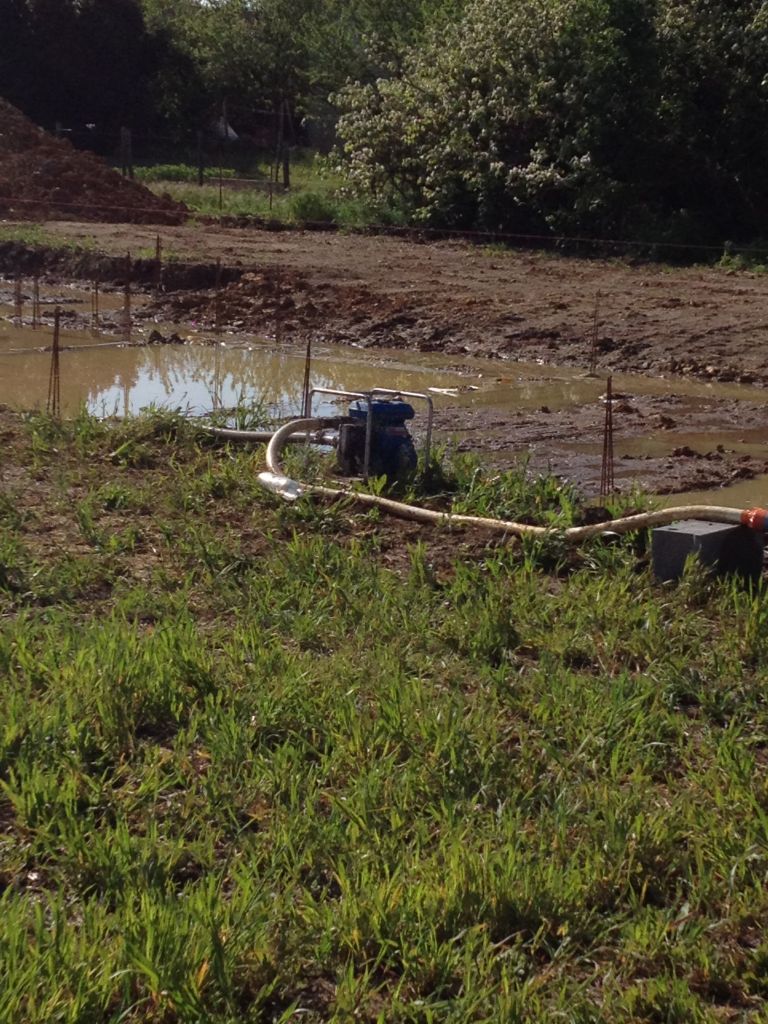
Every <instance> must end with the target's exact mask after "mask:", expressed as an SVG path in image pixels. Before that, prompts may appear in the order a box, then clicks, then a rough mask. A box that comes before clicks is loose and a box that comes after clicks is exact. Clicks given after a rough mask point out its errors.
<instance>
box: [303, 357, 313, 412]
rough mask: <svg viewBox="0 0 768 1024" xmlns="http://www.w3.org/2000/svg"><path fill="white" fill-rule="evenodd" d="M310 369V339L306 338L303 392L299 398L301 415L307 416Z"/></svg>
mask: <svg viewBox="0 0 768 1024" xmlns="http://www.w3.org/2000/svg"><path fill="white" fill-rule="evenodd" d="M311 367H312V339H311V338H307V353H306V355H305V356H304V391H303V394H302V396H301V415H302V416H309V373H310V369H311Z"/></svg>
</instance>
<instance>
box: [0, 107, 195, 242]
mask: <svg viewBox="0 0 768 1024" xmlns="http://www.w3.org/2000/svg"><path fill="white" fill-rule="evenodd" d="M186 212H187V211H186V208H185V207H184V206H183V205H182V204H181V203H177V202H174V201H173V200H172V199H169V198H164V197H161V196H157V195H155V194H154V193H153V192H150V191H149V189H146V188H144V186H143V185H140V184H138V182H135V181H130V180H129V179H127V178H123V177H121V175H120V174H118V173H117V171H115V170H113V169H112V168H111V167H108V166H107V164H105V163H104V162H103V161H101V160H100V159H99V158H98V157H96V156H94V155H93V154H92V153H84V152H81V151H80V150H77V149H75V148H74V147H73V146H72V145H71V144H70V143H69V142H67V141H66V140H64V139H58V138H55V137H54V136H52V135H49V134H47V132H44V131H43V130H42V129H41V128H37V127H36V126H35V125H34V124H32V122H31V121H30V120H29V119H28V118H26V117H25V116H24V115H23V114H22V113H21V112H20V111H18V110H17V109H16V108H15V107H13V106H11V104H10V103H6V102H5V100H2V99H0V217H13V218H14V219H16V220H39V219H41V218H44V219H46V220H97V221H117V222H123V221H128V222H131V223H134V224H180V223H181V222H182V221H183V220H184V218H185V216H186Z"/></svg>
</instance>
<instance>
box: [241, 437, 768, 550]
mask: <svg viewBox="0 0 768 1024" xmlns="http://www.w3.org/2000/svg"><path fill="white" fill-rule="evenodd" d="M324 426H327V421H324V420H320V419H300V420H293V421H292V422H290V423H286V424H285V425H284V426H282V427H280V429H279V430H277V431H276V432H275V433H274V434H272V435H271V437H270V440H269V444H268V445H267V467H268V472H266V473H260V474H259V481H260V482H261V483H262V485H263V486H264V487H266V488H268V489H269V490H272V491H274V492H276V493H277V494H281V495H282V496H283V497H284V498H287V499H288V500H294V499H295V498H298V497H299V496H301V495H302V494H316V495H319V496H322V497H326V498H351V499H352V500H353V501H355V502H357V503H358V504H359V505H367V506H369V507H373V508H380V509H382V510H383V511H385V512H389V513H391V514H392V515H395V516H399V517H400V518H401V519H409V520H412V521H413V522H417V523H433V524H436V525H438V526H480V527H482V528H483V529H486V530H492V531H495V532H496V533H502V534H507V535H512V536H516V537H543V536H562V537H563V538H564V539H565V540H566V541H568V542H569V543H572V544H579V543H581V541H585V540H588V539H589V538H590V537H595V536H597V535H598V534H601V533H609V532H610V533H629V532H631V531H632V530H641V529H646V528H647V527H651V526H666V525H667V524H669V523H674V522H679V521H680V520H681V519H704V520H707V521H709V522H716V523H731V524H734V525H743V526H749V527H751V528H752V529H753V530H759V531H765V530H766V529H767V528H768V511H766V510H765V509H760V508H755V509H744V510H742V509H738V508H725V507H723V506H721V505H681V506H679V507H677V508H665V509H659V510H658V511H656V512H642V513H640V514H639V515H633V516H624V517H622V518H620V519H610V520H607V521H606V522H604V523H593V524H591V525H589V526H572V527H569V528H568V529H566V530H563V529H560V528H558V527H552V526H532V525H530V524H529V523H515V522H510V521H508V520H505V519H490V518H487V517H486V516H469V515H458V514H454V513H451V512H434V511H433V510H432V509H428V508H420V507H419V506H418V505H408V504H406V503H405V502H402V501H394V500H393V499H392V498H384V497H381V496H380V495H378V494H369V493H366V492H365V491H356V490H353V489H352V488H347V487H324V486H322V485H320V484H303V483H301V482H300V481H296V480H291V479H290V478H289V477H287V476H286V475H285V473H284V471H283V468H282V465H281V461H280V460H281V455H282V452H283V448H284V447H285V445H286V444H288V443H289V441H290V440H291V438H292V437H293V436H295V435H297V434H298V435H303V436H304V437H306V436H308V435H309V436H312V434H313V432H316V431H318V430H321V429H322V428H323V427H324Z"/></svg>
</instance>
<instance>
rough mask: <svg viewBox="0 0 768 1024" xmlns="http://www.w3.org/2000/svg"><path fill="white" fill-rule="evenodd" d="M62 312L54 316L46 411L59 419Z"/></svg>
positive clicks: (57, 310)
mask: <svg viewBox="0 0 768 1024" xmlns="http://www.w3.org/2000/svg"><path fill="white" fill-rule="evenodd" d="M60 318H61V310H60V309H59V307H58V306H57V307H56V310H55V312H54V314H53V344H52V345H51V372H50V374H49V376H48V403H47V405H46V409H47V410H48V412H49V413H50V415H51V416H55V417H56V418H57V419H58V417H59V416H60V415H61V376H60V367H59V321H60Z"/></svg>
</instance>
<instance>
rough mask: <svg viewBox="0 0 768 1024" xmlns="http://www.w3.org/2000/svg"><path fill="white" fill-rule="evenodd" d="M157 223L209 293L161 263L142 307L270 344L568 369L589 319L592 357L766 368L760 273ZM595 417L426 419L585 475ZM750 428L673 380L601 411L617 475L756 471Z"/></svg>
mask: <svg viewBox="0 0 768 1024" xmlns="http://www.w3.org/2000/svg"><path fill="white" fill-rule="evenodd" d="M49 231H51V232H60V233H62V234H64V233H65V234H66V235H67V236H68V237H69V238H75V239H77V238H78V237H89V238H91V239H93V240H95V242H96V245H97V247H98V248H99V249H101V250H102V251H104V252H106V253H109V254H113V255H119V254H122V253H124V252H125V250H126V249H127V248H132V249H133V250H134V251H135V250H136V249H138V248H142V247H146V248H149V247H151V246H152V245H153V244H154V239H155V232H153V231H151V230H150V229H142V228H140V227H131V226H117V225H98V224H93V225H91V224H89V225H83V226H82V228H79V227H77V226H76V225H67V226H66V227H64V226H63V225H62V226H61V227H57V226H56V225H49ZM162 240H163V248H164V251H165V252H172V253H173V254H174V256H175V257H176V259H177V260H178V261H184V260H190V261H191V260H193V259H194V260H196V261H197V262H198V263H203V262H206V263H208V265H209V266H210V265H212V264H213V263H214V262H215V261H216V260H217V259H220V260H221V261H222V265H223V266H224V267H227V268H229V270H230V280H229V283H227V284H226V285H223V286H222V289H221V292H220V295H219V297H218V299H217V296H216V290H215V289H213V288H210V287H208V288H202V289H201V288H199V287H194V286H193V287H191V288H188V289H184V287H183V286H184V282H183V280H182V279H181V277H182V275H178V276H179V279H178V280H177V282H176V286H177V287H178V288H180V289H182V290H178V291H174V292H171V291H168V292H167V293H166V294H165V295H164V296H162V297H161V299H160V301H159V302H157V303H156V304H155V305H154V306H150V307H148V308H147V310H146V314H147V315H150V316H157V317H158V318H162V319H170V320H173V321H177V322H188V321H190V320H194V321H196V322H198V323H200V324H206V323H207V324H209V325H212V324H213V323H214V320H215V318H216V308H217V302H218V304H219V316H220V317H221V323H222V326H224V327H228V328H232V329H234V330H238V329H241V330H243V331H249V332H256V333H261V334H263V335H266V336H268V337H274V336H275V335H277V334H279V336H280V338H281V340H282V341H283V342H284V343H286V344H288V343H290V342H292V341H293V342H301V341H303V340H304V339H306V338H307V337H308V336H311V337H313V338H317V339H320V340H322V341H324V342H331V341H335V342H341V343H348V344H354V345H356V346H359V347H363V348H371V349H375V348H378V347H382V348H384V347H385V348H389V349H393V348H394V349H409V350H416V351H428V352H442V353H446V354H448V355H450V356H453V357H455V358H454V359H452V363H453V364H454V365H456V366H458V367H460V366H462V365H466V363H467V361H468V360H467V357H470V356H482V357H490V358H493V359H497V360H499V373H500V374H502V375H503V374H504V373H505V372H506V373H509V370H506V371H505V370H504V369H503V363H504V362H509V363H512V362H514V361H516V360H520V361H524V362H528V363H531V362H539V363H541V364H542V376H546V369H545V366H546V364H547V363H552V364H556V365H570V366H576V367H582V368H584V369H586V368H587V367H588V365H589V363H590V358H591V354H592V349H593V336H595V337H596V344H595V345H594V354H595V363H596V372H597V373H598V374H599V375H604V374H605V375H607V374H608V373H616V372H625V373H641V374H645V375H648V376H653V377H659V376H661V377H666V378H671V379H673V380H674V379H675V378H682V379H686V378H697V379H699V380H705V381H712V382H716V381H727V382H732V381H735V382H740V383H744V384H753V385H757V386H758V387H762V386H764V385H765V384H767V383H768V351H767V350H766V344H765V343H766V334H767V332H768V275H760V274H758V273H748V272H738V273H736V272H733V271H728V270H723V269H720V268H716V267H688V268H669V267H664V266H659V265H646V264H643V265H631V264H629V263H626V262H621V261H617V260H605V259H576V258H573V257H565V256H559V255H555V254H552V253H536V252H512V251H497V250H496V249H487V248H486V249H483V248H478V247H475V246H471V245H469V244H466V243H462V242H434V243H422V244H417V243H414V242H410V241H404V240H402V239H395V238H384V237H371V236H363V235H343V234H339V233H337V234H323V233H317V232H300V231H295V232H289V231H285V232H281V233H275V232H268V231H260V230H254V229H251V230H244V229H234V228H217V227H214V226H205V227H201V226H199V225H186V226H184V227H179V228H172V229H167V230H164V231H163V234H162ZM209 280H210V278H209ZM190 284H191V282H190ZM598 294H599V302H598V317H597V331H596V332H594V331H593V327H594V320H595V304H596V299H597V296H598ZM602 420H603V409H602V406H599V405H598V406H595V407H582V408H572V409H567V410H563V411H560V412H553V413H550V412H549V411H547V410H542V411H538V412H533V413H529V412H526V413H520V414H511V415H510V414H509V413H508V412H503V411H502V412H500V411H499V410H494V409H487V408H486V409H482V408H480V409H473V410H466V409H464V410H453V409H452V410H451V411H450V413H448V414H445V415H443V416H442V417H441V418H440V420H439V422H438V426H439V427H442V428H443V429H444V430H445V431H446V432H447V433H461V435H462V436H463V440H462V442H461V443H462V446H463V447H466V448H470V449H474V450H477V451H479V452H483V453H485V454H490V456H491V457H492V458H493V459H494V461H497V462H499V463H504V462H507V463H508V462H509V461H510V459H511V456H512V455H513V454H514V453H517V452H527V453H530V454H532V457H533V465H534V467H536V468H539V467H541V468H547V467H549V468H551V469H552V470H554V471H555V472H557V473H559V474H560V475H564V476H568V477H570V478H571V479H575V480H576V481H578V482H579V483H581V484H582V485H583V486H584V488H585V490H587V492H593V491H594V490H596V486H597V482H598V481H599V475H600V466H599V456H596V455H595V448H594V445H595V442H596V441H599V438H600V436H601V435H600V432H601V430H602ZM767 428H768V403H767V404H766V405H763V404H762V403H760V402H743V401H739V402H734V401H731V400H727V401H726V400H723V399H717V398H716V397H714V396H713V397H712V399H711V400H707V401H705V402H703V403H702V402H699V403H698V404H695V405H693V404H689V403H686V402H685V401H683V400H682V399H680V400H679V401H678V400H676V399H675V397H674V396H673V397H671V398H670V397H665V398H663V399H660V398H656V399H639V398H633V397H632V396H630V402H629V404H628V406H627V407H626V408H622V407H621V406H619V407H618V408H617V414H616V433H617V440H616V455H617V478H618V479H620V480H623V481H624V482H625V484H627V485H628V483H627V482H628V481H630V480H631V481H635V482H638V483H640V484H641V485H642V486H645V487H647V488H650V489H653V490H657V491H664V490H669V491H677V490H690V489H703V488H705V487H718V486H722V485H724V484H727V483H730V482H732V481H734V480H738V479H741V478H744V477H751V476H754V475H757V474H758V473H762V472H764V471H765V464H764V461H763V460H762V459H761V458H759V457H756V456H755V455H754V454H749V455H745V454H744V452H743V450H741V451H740V450H739V445H738V442H739V441H740V440H741V438H742V434H743V432H744V431H749V430H752V431H754V432H756V434H757V435H758V436H764V433H765V431H766V429H767ZM704 430H706V431H708V432H721V434H722V436H719V437H718V438H717V439H716V441H713V442H712V443H709V442H708V443H707V444H706V445H703V446H701V445H689V444H688V442H686V441H682V442H681V441H679V440H677V438H678V437H679V435H680V434H685V433H690V432H693V431H704ZM659 431H666V433H668V435H669V443H668V446H666V448H665V449H664V451H663V452H661V453H660V452H659V451H658V450H657V451H654V452H653V453H650V454H644V455H638V451H637V446H636V445H635V447H634V450H629V451H627V450H625V448H630V449H632V444H631V443H630V442H632V441H636V440H638V439H641V438H643V437H644V436H646V435H651V434H654V435H657V436H658V432H659ZM761 431H762V432H763V433H762V434H760V432H761ZM753 439H757V438H753ZM582 440H584V441H591V442H592V444H593V451H592V453H591V454H583V453H581V452H580V451H579V443H578V442H580V441H582ZM665 440H666V435H665ZM718 443H719V444H720V446H721V449H723V450H718V448H717V444H718Z"/></svg>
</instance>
